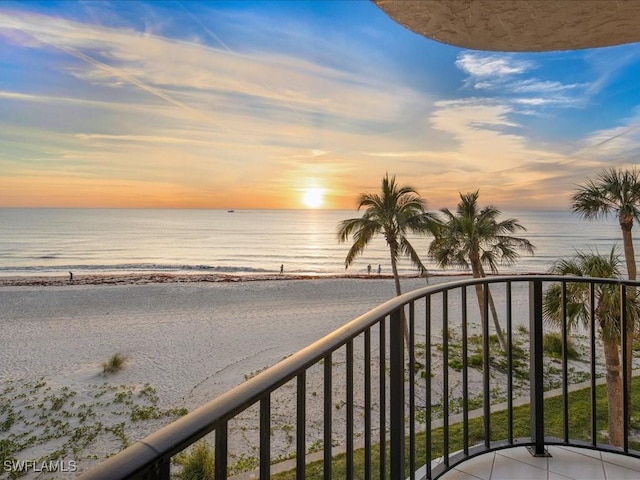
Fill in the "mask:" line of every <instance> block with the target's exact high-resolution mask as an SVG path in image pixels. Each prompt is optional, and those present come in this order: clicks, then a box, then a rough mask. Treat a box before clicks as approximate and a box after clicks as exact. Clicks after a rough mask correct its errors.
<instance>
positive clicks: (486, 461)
mask: <svg viewBox="0 0 640 480" xmlns="http://www.w3.org/2000/svg"><path fill="white" fill-rule="evenodd" d="M548 451H549V453H550V454H551V456H550V457H533V456H532V455H531V454H530V453H529V451H528V450H527V449H526V448H525V447H515V448H509V449H504V450H500V451H497V452H492V453H487V454H485V455H481V456H479V457H476V458H473V459H471V460H467V461H466V462H463V463H461V464H460V465H458V466H457V467H456V468H455V469H453V470H452V471H450V472H447V473H446V474H445V475H443V476H442V477H440V478H441V479H443V480H568V479H572V480H639V479H640V460H638V459H634V458H630V457H627V456H624V455H618V454H615V453H609V452H598V451H595V450H589V449H583V448H573V447H560V446H549V447H548Z"/></svg>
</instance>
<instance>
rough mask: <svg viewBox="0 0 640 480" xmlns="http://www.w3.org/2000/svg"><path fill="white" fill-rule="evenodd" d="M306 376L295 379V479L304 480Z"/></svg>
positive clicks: (305, 464)
mask: <svg viewBox="0 0 640 480" xmlns="http://www.w3.org/2000/svg"><path fill="white" fill-rule="evenodd" d="M306 453H307V375H306V371H304V372H302V373H300V374H299V375H298V376H297V377H296V479H297V480H305V478H306V470H307V462H306Z"/></svg>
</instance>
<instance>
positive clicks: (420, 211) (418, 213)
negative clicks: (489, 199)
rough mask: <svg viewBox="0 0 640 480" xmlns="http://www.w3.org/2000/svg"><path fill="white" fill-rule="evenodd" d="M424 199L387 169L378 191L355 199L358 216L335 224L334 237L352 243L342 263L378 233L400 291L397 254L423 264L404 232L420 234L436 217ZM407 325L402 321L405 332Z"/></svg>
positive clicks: (428, 230) (419, 267) (417, 263)
mask: <svg viewBox="0 0 640 480" xmlns="http://www.w3.org/2000/svg"><path fill="white" fill-rule="evenodd" d="M425 203H426V202H425V200H424V199H423V198H422V197H421V196H420V195H418V193H417V192H416V191H415V190H414V189H413V188H412V187H410V186H408V185H403V186H399V185H397V184H396V177H395V176H393V177H391V178H389V174H388V173H387V174H386V175H385V176H384V178H383V179H382V192H381V193H380V194H377V193H375V194H374V193H362V194H360V197H359V199H358V211H360V209H363V208H364V209H365V210H364V214H363V215H362V217H359V218H351V219H348V220H344V221H342V222H340V224H339V225H338V240H339V241H340V242H346V241H347V240H348V239H349V237H350V236H353V245H352V246H351V248H350V249H349V252H348V253H347V257H346V258H345V261H344V265H345V268H349V265H351V263H353V260H354V259H355V258H356V256H358V255H361V254H362V252H363V251H364V249H365V247H366V246H367V244H368V243H369V242H370V241H371V239H372V238H373V237H375V236H376V235H378V234H382V235H384V238H385V240H386V242H387V246H388V247H389V254H390V256H391V269H392V271H393V279H394V281H395V287H396V294H397V295H400V294H401V293H402V291H401V289H400V277H399V275H398V258H399V257H400V255H405V256H407V257H409V259H410V260H411V262H412V263H413V264H414V265H416V266H417V267H418V269H419V270H420V273H422V274H424V273H425V272H426V267H425V266H424V264H423V263H422V260H420V257H419V256H418V253H417V251H416V249H415V248H414V247H413V246H412V245H411V243H410V242H409V239H408V238H407V234H409V233H414V234H424V233H428V232H430V231H431V230H432V226H433V225H434V223H435V221H436V219H435V217H434V216H433V215H432V214H431V213H428V212H425ZM406 335H407V329H406V324H405V336H406Z"/></svg>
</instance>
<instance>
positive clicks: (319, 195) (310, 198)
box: [302, 188, 324, 208]
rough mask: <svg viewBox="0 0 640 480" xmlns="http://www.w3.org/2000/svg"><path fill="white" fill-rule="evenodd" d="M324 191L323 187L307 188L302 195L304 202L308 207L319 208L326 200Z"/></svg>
mask: <svg viewBox="0 0 640 480" xmlns="http://www.w3.org/2000/svg"><path fill="white" fill-rule="evenodd" d="M323 197H324V191H323V190H322V189H321V188H305V190H304V194H303V195H302V203H304V204H305V206H306V207H307V208H318V207H321V206H322V203H323V201H324V198H323Z"/></svg>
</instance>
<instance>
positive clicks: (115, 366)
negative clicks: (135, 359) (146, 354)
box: [102, 353, 128, 373]
mask: <svg viewBox="0 0 640 480" xmlns="http://www.w3.org/2000/svg"><path fill="white" fill-rule="evenodd" d="M127 360H128V359H127V356H126V355H124V354H122V353H114V354H113V355H112V356H111V358H109V360H107V361H106V362H102V371H103V373H116V372H119V371H120V370H122V369H123V368H124V366H125V364H126V363H127Z"/></svg>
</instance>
